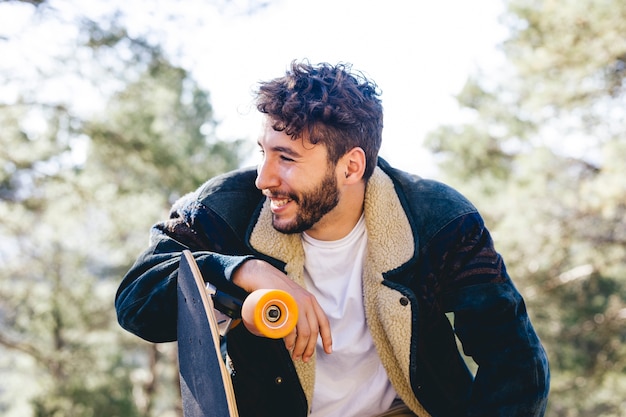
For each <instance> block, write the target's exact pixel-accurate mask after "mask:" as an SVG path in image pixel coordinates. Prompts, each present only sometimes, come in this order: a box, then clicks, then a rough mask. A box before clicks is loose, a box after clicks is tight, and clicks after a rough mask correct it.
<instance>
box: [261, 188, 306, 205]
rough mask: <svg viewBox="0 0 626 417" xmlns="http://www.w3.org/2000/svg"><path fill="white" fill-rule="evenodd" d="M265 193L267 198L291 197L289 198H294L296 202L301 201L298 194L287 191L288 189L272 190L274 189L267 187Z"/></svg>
mask: <svg viewBox="0 0 626 417" xmlns="http://www.w3.org/2000/svg"><path fill="white" fill-rule="evenodd" d="M262 193H263V195H264V196H265V197H267V198H274V199H285V198H287V199H289V200H293V201H295V202H296V203H297V202H298V201H299V198H298V196H297V195H296V194H293V193H290V192H287V191H280V190H272V189H265V190H263V191H262Z"/></svg>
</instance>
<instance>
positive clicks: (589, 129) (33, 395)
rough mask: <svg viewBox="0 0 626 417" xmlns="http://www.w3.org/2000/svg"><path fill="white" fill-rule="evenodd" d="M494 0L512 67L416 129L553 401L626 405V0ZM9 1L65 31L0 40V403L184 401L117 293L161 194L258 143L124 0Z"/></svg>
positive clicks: (593, 409) (231, 162) (113, 409)
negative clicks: (528, 341)
mask: <svg viewBox="0 0 626 417" xmlns="http://www.w3.org/2000/svg"><path fill="white" fill-rule="evenodd" d="M503 1H504V4H505V9H506V12H505V14H504V15H503V17H502V19H503V24H504V25H506V27H507V28H508V30H509V36H508V38H507V39H506V41H504V43H503V44H502V48H503V51H504V54H505V56H506V59H507V65H506V66H505V68H503V70H502V71H500V72H498V73H497V74H488V75H486V74H483V73H480V72H477V73H474V74H469V76H468V80H467V83H466V84H465V86H464V88H463V89H462V90H461V91H459V93H458V96H457V98H458V102H459V105H460V106H461V107H462V108H464V109H465V112H466V114H467V121H466V122H463V123H459V124H454V125H445V126H440V127H439V128H437V129H436V130H434V131H433V132H431V133H430V134H429V136H428V137H427V138H426V144H427V146H428V149H429V150H430V151H431V152H432V154H433V158H434V159H435V160H436V162H437V165H438V167H439V171H438V172H439V174H438V176H439V177H440V178H439V179H441V180H443V181H445V182H448V183H449V184H451V185H453V186H454V187H456V188H457V189H459V190H460V191H462V192H463V193H464V194H466V195H467V196H468V197H469V198H470V199H471V200H472V201H474V202H475V203H476V205H477V206H478V208H479V209H480V210H481V211H482V213H483V215H484V216H485V218H486V221H487V225H488V227H489V228H490V229H491V230H492V232H493V234H494V238H495V241H496V243H497V245H498V249H499V251H500V252H501V253H502V254H503V256H504V258H505V260H506V261H507V266H508V269H509V271H510V273H511V276H512V277H513V279H514V280H515V282H516V283H517V285H518V287H519V289H520V291H521V292H522V293H523V295H524V296H525V298H526V300H527V303H528V307H529V311H530V314H531V317H532V319H533V321H534V323H535V326H536V328H537V330H538V332H539V334H540V336H541V338H542V340H543V342H544V344H545V346H546V348H547V350H548V353H549V357H550V361H551V366H552V375H553V377H552V390H551V397H550V403H549V409H548V413H547V416H549V417H602V416H603V417H618V416H626V218H625V216H626V162H625V161H626V81H625V80H626V2H625V1H623V0H563V1H555V0H503ZM226 2H228V0H213V3H215V5H216V7H219V6H220V4H222V3H226ZM247 4H248V6H247V7H249V8H250V10H248V12H250V13H253V12H254V8H255V7H256V5H255V3H254V2H248V3H247ZM12 7H30V8H33V10H35V13H34V15H33V16H34V17H33V24H32V30H33V31H37V30H40V29H39V24H41V23H43V22H46V23H48V24H49V23H50V22H57V23H58V28H59V30H63V31H67V32H66V33H69V35H70V36H69V37H68V38H69V39H72V42H69V43H67V44H65V45H64V46H63V48H57V49H54V50H49V49H47V48H46V44H45V42H44V41H43V40H44V39H45V36H46V35H45V33H41V34H40V36H42V45H41V48H40V49H39V50H37V51H33V53H36V54H38V59H37V60H35V59H33V60H32V62H30V63H27V65H24V63H19V66H16V64H15V63H13V62H11V61H8V60H3V59H2V57H0V76H1V77H2V80H3V81H2V86H1V87H0V88H3V89H6V90H5V92H6V91H9V92H13V93H12V94H5V97H12V98H11V99H10V100H6V101H3V102H0V126H1V128H0V144H1V146H0V414H1V415H4V416H20V417H22V416H26V417H28V416H37V417H43V416H54V417H57V416H58V417H74V416H76V417H78V416H81V417H83V416H84V417H88V416H103V417H104V416H106V417H111V416H123V417H133V416H142V417H153V416H166V417H167V416H179V415H181V413H180V408H179V397H178V395H179V394H178V393H179V388H178V381H177V371H176V347H175V345H174V344H161V345H154V344H150V343H147V342H143V341H141V340H139V339H138V338H136V337H134V336H132V335H130V334H127V333H126V332H124V331H123V330H121V328H119V326H118V325H117V322H116V317H115V313H114V310H113V297H114V294H115V291H116V289H117V285H118V284H119V282H120V279H121V277H122V276H123V274H124V273H125V272H126V270H127V269H128V268H129V266H130V265H131V264H132V262H133V261H134V259H135V257H136V256H137V255H138V253H139V252H140V251H141V250H142V249H143V248H144V247H145V246H146V244H147V232H148V229H149V227H150V226H151V225H152V224H153V223H154V222H155V221H157V220H159V219H161V218H163V216H164V215H166V213H167V210H168V209H169V206H170V205H171V203H172V202H173V201H174V200H175V199H176V198H177V197H178V196H180V195H181V194H184V193H186V192H187V191H190V190H192V189H194V188H195V187H197V186H198V185H199V184H200V183H202V182H203V181H204V180H205V179H207V178H209V177H210V176H212V175H214V174H217V173H220V172H223V171H226V170H229V169H232V168H236V167H238V166H240V165H241V164H242V163H243V161H244V160H245V159H246V158H247V155H248V154H249V153H250V152H251V149H252V147H251V146H250V145H249V144H248V142H249V141H247V140H245V138H242V139H241V140H231V139H229V140H223V139H220V138H219V137H216V134H215V127H216V123H217V122H216V121H215V120H214V117H213V109H212V107H211V101H210V92H209V91H205V90H203V89H202V88H201V87H200V86H199V85H198V83H197V82H196V80H194V78H193V76H192V75H191V73H190V71H189V69H188V68H187V69H186V68H183V67H181V65H180V64H177V62H178V61H177V59H176V57H172V56H168V55H167V54H166V53H165V52H164V51H163V48H162V44H161V42H163V39H162V38H161V37H159V36H157V35H156V34H155V33H156V31H155V32H151V29H150V28H147V30H146V32H145V33H143V34H141V35H137V34H133V35H132V36H131V34H129V32H128V30H127V28H125V27H124V26H123V25H121V24H120V19H119V17H120V14H121V13H123V10H120V11H118V12H116V13H113V14H111V15H110V18H109V19H106V20H102V21H100V20H99V21H94V20H90V19H89V18H88V17H86V16H83V17H79V18H73V19H72V20H70V21H68V20H67V18H66V17H65V16H63V15H62V14H59V13H57V11H56V10H55V8H54V7H52V6H51V4H50V3H49V2H47V1H46V0H39V1H37V0H29V1H26V0H22V1H20V0H0V13H3V11H6V10H8V8H12ZM189 13H192V11H190V12H189ZM0 32H1V31H0ZM18 41H19V39H17V35H16V36H15V38H14V37H13V36H3V37H0V48H7V47H10V46H11V45H12V44H13V43H16V44H17V42H18ZM42 56H43V57H44V58H45V59H41V58H42ZM418 75H419V74H418ZM59 85H61V86H64V87H63V88H62V89H59V88H58V86H59ZM93 91H96V92H98V93H99V95H98V97H97V100H100V101H104V103H106V104H105V105H104V106H101V108H99V109H98V111H92V109H91V108H90V106H89V105H85V103H87V102H88V101H89V99H90V98H92V97H91V96H89V92H93ZM77 97H78V98H81V97H82V98H83V101H82V102H81V101H80V100H77Z"/></svg>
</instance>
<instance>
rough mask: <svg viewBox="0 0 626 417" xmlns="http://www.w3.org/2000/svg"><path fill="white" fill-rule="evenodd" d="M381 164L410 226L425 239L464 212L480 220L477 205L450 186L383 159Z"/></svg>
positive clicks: (461, 215)
mask: <svg viewBox="0 0 626 417" xmlns="http://www.w3.org/2000/svg"><path fill="white" fill-rule="evenodd" d="M380 167H381V168H382V169H383V171H385V172H386V173H387V175H389V176H390V177H391V179H392V181H393V183H394V186H395V187H396V192H397V194H398V197H399V198H400V200H401V202H402V205H403V206H404V208H405V211H406V212H407V214H408V216H409V218H410V221H411V223H412V224H413V227H414V228H416V230H417V231H418V232H419V234H420V235H421V236H422V238H423V239H425V240H426V241H428V240H429V239H430V238H431V237H432V236H434V235H435V234H436V233H437V232H439V231H440V230H441V229H443V228H444V227H445V226H447V225H448V224H450V223H452V222H453V221H455V220H457V219H459V218H461V217H464V216H467V215H474V216H475V217H476V219H477V221H479V222H481V223H482V219H481V217H480V214H479V213H478V210H477V209H476V207H475V206H474V205H473V204H472V203H471V202H470V201H469V200H468V199H467V198H466V197H465V196H463V195H462V194H461V193H460V192H458V191H457V190H455V189H454V188H452V187H450V186H449V185H447V184H444V183H442V182H439V181H436V180H431V179H424V178H422V177H419V176H417V175H414V174H410V173H407V172H404V171H401V170H398V169H395V168H392V167H391V166H390V165H389V164H388V163H386V162H385V161H381V162H380Z"/></svg>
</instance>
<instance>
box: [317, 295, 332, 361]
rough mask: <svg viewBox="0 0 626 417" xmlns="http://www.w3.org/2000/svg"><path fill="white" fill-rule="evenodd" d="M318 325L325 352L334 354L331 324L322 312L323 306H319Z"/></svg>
mask: <svg viewBox="0 0 626 417" xmlns="http://www.w3.org/2000/svg"><path fill="white" fill-rule="evenodd" d="M318 308H319V311H318V325H319V334H320V337H321V338H322V346H323V348H324V352H326V353H327V354H331V353H332V352H333V337H332V334H331V331H330V322H329V321H328V317H326V314H325V313H324V311H323V310H322V308H321V306H319V304H318Z"/></svg>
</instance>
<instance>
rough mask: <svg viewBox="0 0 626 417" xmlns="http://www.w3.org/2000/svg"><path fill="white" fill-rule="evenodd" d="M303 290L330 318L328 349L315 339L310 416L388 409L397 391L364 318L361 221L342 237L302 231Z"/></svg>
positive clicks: (344, 415) (364, 240)
mask: <svg viewBox="0 0 626 417" xmlns="http://www.w3.org/2000/svg"><path fill="white" fill-rule="evenodd" d="M302 243H303V245H304V252H305V255H306V259H305V268H304V277H305V282H306V286H307V290H308V291H310V292H311V293H312V294H314V295H315V296H316V297H317V300H318V302H319V303H320V305H321V306H322V308H323V309H324V312H325V313H326V315H327V316H328V319H329V320H330V328H331V332H332V336H333V353H331V354H330V355H328V354H326V353H325V352H324V349H323V347H322V343H321V338H320V339H318V342H317V362H316V364H317V368H316V378H315V389H314V392H313V404H312V406H311V416H314V417H322V416H323V417H350V416H359V417H365V416H374V415H376V414H380V413H382V412H384V411H386V410H388V409H389V407H390V406H391V403H392V402H393V400H394V398H395V397H396V392H395V390H394V389H393V387H392V386H391V383H390V382H389V378H388V376H387V372H386V371H385V369H384V367H383V365H382V363H381V361H380V358H379V357H378V353H377V352H376V349H375V347H374V342H373V340H372V337H371V335H370V332H369V329H368V328H367V324H366V322H365V309H364V306H363V286H362V282H363V277H362V276H363V261H364V259H365V256H366V249H367V230H366V228H365V219H364V217H363V216H361V219H360V220H359V222H358V223H357V225H356V226H355V227H354V229H353V230H352V231H351V232H350V234H348V235H347V236H346V237H344V238H342V239H340V240H336V241H320V240H316V239H313V238H312V237H310V236H308V235H307V234H306V233H303V234H302Z"/></svg>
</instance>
